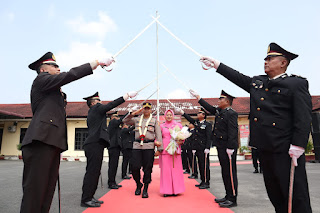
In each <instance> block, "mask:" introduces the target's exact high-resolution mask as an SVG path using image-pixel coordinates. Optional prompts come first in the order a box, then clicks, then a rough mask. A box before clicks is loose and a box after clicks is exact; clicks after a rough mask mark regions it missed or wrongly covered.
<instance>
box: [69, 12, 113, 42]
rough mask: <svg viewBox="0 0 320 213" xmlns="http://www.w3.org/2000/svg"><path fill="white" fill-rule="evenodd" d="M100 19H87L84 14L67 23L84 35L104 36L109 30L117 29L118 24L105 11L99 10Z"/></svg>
mask: <svg viewBox="0 0 320 213" xmlns="http://www.w3.org/2000/svg"><path fill="white" fill-rule="evenodd" d="M98 15H99V21H86V20H85V19H84V18H83V17H82V16H79V17H77V18H75V19H74V20H70V21H67V25H69V26H70V27H71V29H72V30H73V31H74V32H77V33H81V34H83V35H88V36H94V37H98V38H104V37H105V36H106V34H107V33H108V32H114V31H116V30H117V25H116V24H115V23H114V21H113V20H112V19H111V18H110V17H109V16H108V15H107V14H105V13H104V12H101V11H100V12H98Z"/></svg>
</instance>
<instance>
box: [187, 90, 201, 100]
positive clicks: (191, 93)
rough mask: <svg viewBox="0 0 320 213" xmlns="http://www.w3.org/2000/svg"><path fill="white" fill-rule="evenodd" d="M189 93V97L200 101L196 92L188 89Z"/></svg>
mask: <svg viewBox="0 0 320 213" xmlns="http://www.w3.org/2000/svg"><path fill="white" fill-rule="evenodd" d="M189 93H190V95H191V96H192V97H195V98H196V99H198V100H199V99H200V95H199V94H198V93H197V92H196V91H194V90H192V89H190V90H189Z"/></svg>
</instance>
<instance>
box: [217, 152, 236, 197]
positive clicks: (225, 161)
mask: <svg viewBox="0 0 320 213" xmlns="http://www.w3.org/2000/svg"><path fill="white" fill-rule="evenodd" d="M236 151H237V150H235V151H234V152H233V154H232V155H231V165H232V177H233V185H234V190H235V195H233V189H232V182H231V173H230V159H229V156H228V154H227V152H226V148H218V158H219V162H220V166H221V174H222V179H223V183H224V188H225V191H226V196H225V198H226V199H227V200H230V201H232V202H237V194H238V177H237V163H236V162H237V153H236Z"/></svg>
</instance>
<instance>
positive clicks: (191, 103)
mask: <svg viewBox="0 0 320 213" xmlns="http://www.w3.org/2000/svg"><path fill="white" fill-rule="evenodd" d="M204 100H206V101H207V102H208V103H209V104H211V105H217V104H218V100H219V99H218V98H204ZM109 102H111V101H103V104H107V103H109ZM142 102H143V100H128V101H126V102H124V103H123V104H121V105H119V106H118V107H116V108H114V109H113V110H111V111H110V112H108V113H107V114H111V113H112V112H114V111H118V112H119V115H124V114H125V113H127V112H128V110H129V109H130V108H132V107H133V106H136V105H141V104H142ZM148 102H151V103H152V105H153V108H152V109H153V110H156V105H157V100H155V99H152V100H148ZM170 102H171V103H172V104H173V105H174V106H176V107H180V108H182V109H183V110H184V111H185V112H186V113H187V114H193V115H195V114H197V112H198V109H199V107H200V105H199V103H198V101H197V100H196V99H171V100H170ZM159 104H160V114H163V113H164V112H165V111H166V110H167V109H169V108H171V109H172V108H173V107H172V105H171V104H170V103H169V102H168V101H167V100H166V99H161V100H159ZM232 108H233V109H234V110H235V111H237V112H238V114H239V115H247V114H249V111H250V99H249V97H238V98H236V99H234V101H233V105H232ZM66 110H67V117H69V118H79V117H87V114H88V106H87V104H86V102H68V104H67V107H66ZM312 110H313V111H318V110H320V96H312ZM31 117H32V111H31V106H30V104H0V119H10V118H31Z"/></svg>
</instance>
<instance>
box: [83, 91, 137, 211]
mask: <svg viewBox="0 0 320 213" xmlns="http://www.w3.org/2000/svg"><path fill="white" fill-rule="evenodd" d="M136 95H137V93H136V92H129V93H127V94H125V95H124V96H122V97H120V98H118V99H116V100H114V101H112V102H110V103H108V104H102V101H101V100H100V97H99V93H98V92H96V93H95V94H94V95H92V96H89V97H86V98H83V99H84V100H86V101H87V105H88V107H89V111H88V117H87V125H88V137H87V138H86V140H85V142H84V145H83V149H84V152H85V155H86V158H87V167H86V173H85V175H84V178H83V185H82V197H81V204H80V205H81V206H82V207H100V204H102V203H103V201H99V200H97V199H95V198H94V197H93V196H94V194H95V192H96V190H97V186H98V181H99V176H100V172H101V166H102V160H103V151H104V148H105V147H109V146H110V135H109V132H108V131H107V115H106V113H107V112H108V111H110V110H111V109H113V108H115V107H117V106H118V105H120V104H122V103H123V102H125V100H127V99H128V98H129V97H130V98H133V97H135V96H136Z"/></svg>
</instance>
